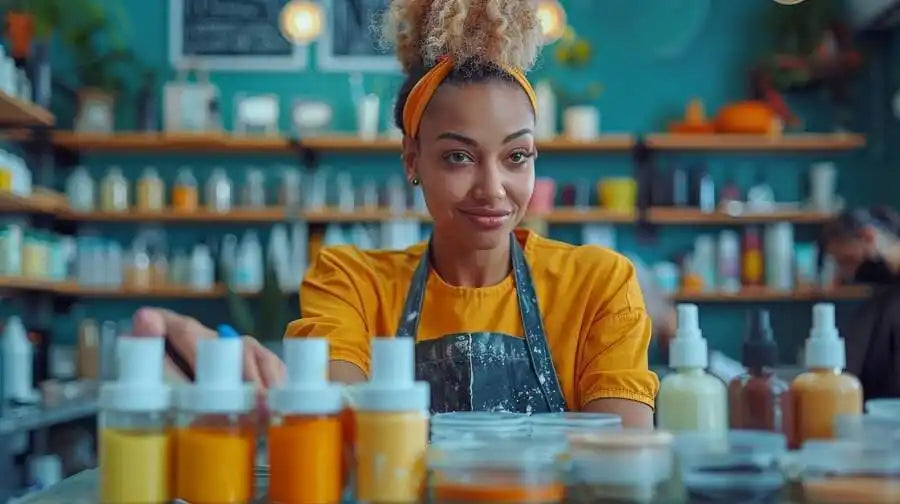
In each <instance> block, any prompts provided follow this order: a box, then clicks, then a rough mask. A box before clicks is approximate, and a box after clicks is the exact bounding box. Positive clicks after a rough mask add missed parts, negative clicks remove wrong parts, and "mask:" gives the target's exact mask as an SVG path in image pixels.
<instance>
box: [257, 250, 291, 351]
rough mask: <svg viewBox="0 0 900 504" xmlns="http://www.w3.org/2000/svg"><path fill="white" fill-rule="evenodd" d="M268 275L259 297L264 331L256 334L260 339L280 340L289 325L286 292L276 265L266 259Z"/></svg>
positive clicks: (261, 326)
mask: <svg viewBox="0 0 900 504" xmlns="http://www.w3.org/2000/svg"><path fill="white" fill-rule="evenodd" d="M266 263H267V264H266V277H265V283H264V284H263V289H262V292H261V293H260V297H259V303H260V305H259V311H260V316H261V317H262V318H261V320H260V328H261V329H262V331H263V332H261V333H259V334H257V335H256V337H257V338H259V339H260V340H278V339H281V338H282V337H284V330H285V327H286V326H287V323H288V320H287V306H286V300H285V294H284V292H283V291H282V290H281V286H280V284H279V283H278V274H277V272H276V271H275V266H274V265H273V264H272V263H271V262H270V261H266Z"/></svg>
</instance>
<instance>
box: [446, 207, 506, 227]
mask: <svg viewBox="0 0 900 504" xmlns="http://www.w3.org/2000/svg"><path fill="white" fill-rule="evenodd" d="M459 213H461V214H462V215H463V216H465V217H466V218H467V219H468V220H469V221H470V222H471V223H472V224H474V225H475V227H477V228H480V229H484V230H495V229H499V228H502V227H503V226H504V225H505V224H506V222H507V221H508V220H509V219H510V218H511V217H512V215H513V212H512V211H511V210H497V209H493V208H467V209H460V210H459Z"/></svg>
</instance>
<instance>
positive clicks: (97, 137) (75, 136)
mask: <svg viewBox="0 0 900 504" xmlns="http://www.w3.org/2000/svg"><path fill="white" fill-rule="evenodd" d="M293 142H294V141H293V140H291V139H290V138H287V137H282V136H273V137H267V136H245V137H242V136H235V135H231V134H227V133H222V134H216V133H213V134H207V133H197V134H189V133H174V134H173V133H129V132H122V133H114V134H111V135H108V134H95V133H75V132H66V131H58V132H56V133H54V134H53V143H54V145H56V146H58V147H63V148H67V149H70V150H78V151H94V152H119V153H126V152H133V153H141V152H154V153H171V152H180V153H184V152H197V153H203V152H204V151H208V152H209V153H213V154H225V153H235V152H255V153H266V152H268V153H276V154H277V153H287V152H289V151H290V149H292V148H293ZM634 143H635V141H634V137H633V136H631V135H627V134H615V135H612V134H611V135H605V136H602V137H600V138H599V139H597V140H591V141H585V142H577V141H572V140H567V139H563V138H560V139H554V140H548V141H539V142H538V148H539V149H541V150H545V151H555V152H597V151H626V150H628V149H631V148H632V147H633V146H634ZM302 144H303V145H304V146H305V147H309V148H311V149H317V150H322V151H335V152H399V151H400V140H399V139H392V138H380V139H377V140H361V139H359V138H357V137H355V136H352V135H330V136H316V137H309V138H304V139H302Z"/></svg>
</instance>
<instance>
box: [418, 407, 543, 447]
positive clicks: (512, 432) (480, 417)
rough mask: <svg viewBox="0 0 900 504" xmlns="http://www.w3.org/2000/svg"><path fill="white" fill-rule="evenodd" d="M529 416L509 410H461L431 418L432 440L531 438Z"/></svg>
mask: <svg viewBox="0 0 900 504" xmlns="http://www.w3.org/2000/svg"><path fill="white" fill-rule="evenodd" d="M530 432H531V426H530V424H529V421H528V416H527V415H524V414H521V413H510V412H507V411H497V412H488V411H459V412H453V413H438V414H437V415H433V416H432V417H431V441H432V442H433V443H434V442H439V441H444V440H450V441H458V440H467V439H508V438H524V437H528V435H529V433H530Z"/></svg>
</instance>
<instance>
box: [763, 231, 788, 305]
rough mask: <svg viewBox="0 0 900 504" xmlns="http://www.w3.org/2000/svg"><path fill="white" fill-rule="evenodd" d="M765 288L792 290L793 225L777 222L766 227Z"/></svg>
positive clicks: (764, 241) (764, 242)
mask: <svg viewBox="0 0 900 504" xmlns="http://www.w3.org/2000/svg"><path fill="white" fill-rule="evenodd" d="M763 245H764V247H765V261H766V267H765V270H766V287H768V288H770V289H773V290H780V291H791V290H793V289H794V225H793V224H791V223H790V222H777V223H775V224H769V225H768V226H766V231H765V239H764V240H763Z"/></svg>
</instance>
